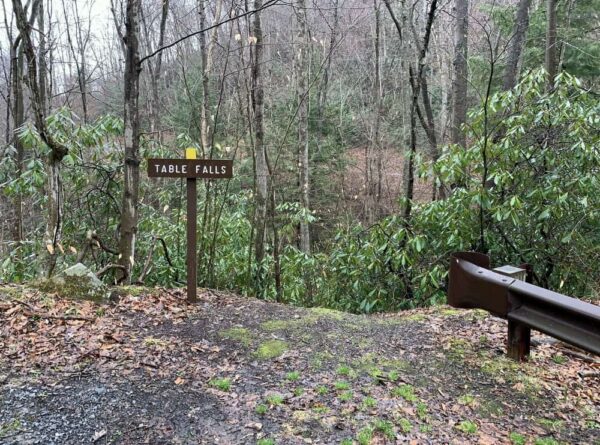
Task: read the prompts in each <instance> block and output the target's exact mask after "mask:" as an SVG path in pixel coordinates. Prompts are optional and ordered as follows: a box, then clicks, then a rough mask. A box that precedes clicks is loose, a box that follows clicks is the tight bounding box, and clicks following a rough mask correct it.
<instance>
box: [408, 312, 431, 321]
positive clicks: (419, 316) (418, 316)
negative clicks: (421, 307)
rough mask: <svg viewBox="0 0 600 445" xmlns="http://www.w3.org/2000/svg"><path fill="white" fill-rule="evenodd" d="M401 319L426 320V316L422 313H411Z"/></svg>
mask: <svg viewBox="0 0 600 445" xmlns="http://www.w3.org/2000/svg"><path fill="white" fill-rule="evenodd" d="M402 320H406V321H425V320H427V317H426V316H425V315H423V314H411V315H407V316H405V317H402Z"/></svg>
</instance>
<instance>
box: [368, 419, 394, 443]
mask: <svg viewBox="0 0 600 445" xmlns="http://www.w3.org/2000/svg"><path fill="white" fill-rule="evenodd" d="M373 428H374V429H375V431H379V432H380V433H382V434H383V435H384V436H385V437H387V438H388V439H389V440H392V439H393V438H394V436H395V434H394V425H393V424H392V422H390V421H389V420H381V419H377V420H376V421H375V422H374V423H373Z"/></svg>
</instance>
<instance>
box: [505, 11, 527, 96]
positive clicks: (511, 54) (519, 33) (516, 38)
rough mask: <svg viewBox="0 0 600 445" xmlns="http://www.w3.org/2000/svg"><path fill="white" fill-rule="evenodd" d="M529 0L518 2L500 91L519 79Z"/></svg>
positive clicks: (509, 87) (508, 87) (506, 89)
mask: <svg viewBox="0 0 600 445" xmlns="http://www.w3.org/2000/svg"><path fill="white" fill-rule="evenodd" d="M530 5H531V0H519V6H518V8H517V14H516V16H515V26H514V28H513V34H512V38H511V41H510V47H509V48H508V59H507V61H506V67H505V68H504V79H503V80H502V89H503V90H504V91H508V90H510V89H512V88H513V87H514V86H515V85H516V84H517V79H518V78H519V65H520V62H521V54H522V53H523V47H524V46H525V36H526V35H527V28H528V27H529V6H530Z"/></svg>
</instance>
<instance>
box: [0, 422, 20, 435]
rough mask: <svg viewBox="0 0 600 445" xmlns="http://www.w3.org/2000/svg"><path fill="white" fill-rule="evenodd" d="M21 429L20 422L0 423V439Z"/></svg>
mask: <svg viewBox="0 0 600 445" xmlns="http://www.w3.org/2000/svg"><path fill="white" fill-rule="evenodd" d="M20 429H21V421H20V420H19V419H13V420H11V421H9V422H3V423H0V438H2V437H6V436H10V435H12V434H14V433H15V432H17V431H19V430H20Z"/></svg>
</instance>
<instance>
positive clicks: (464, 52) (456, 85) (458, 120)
mask: <svg viewBox="0 0 600 445" xmlns="http://www.w3.org/2000/svg"><path fill="white" fill-rule="evenodd" d="M468 31H469V0H456V25H455V32H454V39H455V47H454V79H453V82H452V112H453V115H452V131H451V135H450V139H451V142H452V143H453V144H459V145H462V146H463V147H465V146H466V137H465V134H464V132H463V131H462V129H461V127H462V126H463V125H464V124H465V123H466V121H467V105H468V104H467V76H468V71H467V56H468V47H467V36H468Z"/></svg>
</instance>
